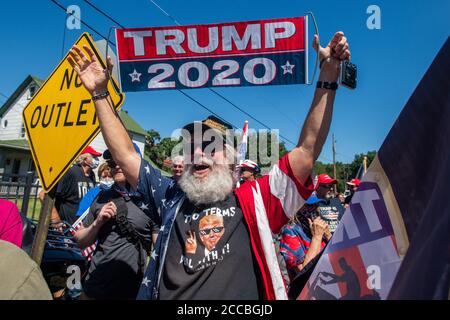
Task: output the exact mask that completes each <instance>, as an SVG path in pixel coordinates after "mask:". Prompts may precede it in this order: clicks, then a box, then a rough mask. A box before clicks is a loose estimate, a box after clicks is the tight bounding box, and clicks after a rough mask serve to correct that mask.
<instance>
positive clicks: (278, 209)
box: [258, 154, 314, 234]
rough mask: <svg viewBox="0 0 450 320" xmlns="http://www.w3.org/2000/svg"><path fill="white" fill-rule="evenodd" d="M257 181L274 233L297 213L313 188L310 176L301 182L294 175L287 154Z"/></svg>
mask: <svg viewBox="0 0 450 320" xmlns="http://www.w3.org/2000/svg"><path fill="white" fill-rule="evenodd" d="M258 183H259V185H260V188H261V193H262V197H263V200H264V206H265V209H266V213H267V218H268V220H269V225H270V229H271V230H272V232H273V233H276V234H277V233H279V232H280V229H281V228H282V227H283V226H284V225H285V224H286V223H287V222H288V221H289V219H290V218H291V217H293V216H294V215H295V214H296V213H297V211H298V210H299V209H300V208H301V207H302V206H303V204H304V203H305V201H306V199H308V198H309V196H310V195H311V193H312V192H313V190H314V187H313V182H312V179H311V177H309V178H308V179H307V181H306V182H305V184H302V183H301V182H300V181H299V180H298V179H297V177H296V176H295V175H294V173H293V171H292V168H291V165H290V163H289V157H288V154H286V155H285V156H283V157H282V158H281V159H280V160H279V161H278V163H277V164H275V165H274V166H273V167H272V169H271V170H270V173H269V174H268V175H266V176H264V177H262V178H260V179H259V180H258Z"/></svg>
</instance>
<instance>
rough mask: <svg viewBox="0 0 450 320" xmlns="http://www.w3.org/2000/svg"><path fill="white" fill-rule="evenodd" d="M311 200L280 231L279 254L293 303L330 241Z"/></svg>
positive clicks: (324, 223) (327, 230) (315, 206)
mask: <svg viewBox="0 0 450 320" xmlns="http://www.w3.org/2000/svg"><path fill="white" fill-rule="evenodd" d="M320 201H322V200H320V199H319V198H317V197H316V196H311V197H310V198H309V199H308V200H307V201H306V203H305V205H304V206H303V207H302V208H301V209H300V210H299V212H297V214H296V215H295V216H294V217H293V219H292V220H291V221H290V223H289V224H287V225H286V226H285V227H284V228H283V230H282V231H281V242H280V252H281V254H282V256H283V258H284V260H285V262H286V268H287V271H288V274H289V279H290V288H289V297H290V298H292V299H295V298H296V297H297V296H298V294H300V292H301V289H302V288H303V286H304V285H305V283H306V281H307V280H308V278H309V275H310V274H311V272H312V270H313V269H314V266H315V264H316V263H317V260H318V258H319V256H320V254H321V252H322V250H323V249H324V248H325V246H326V243H327V242H328V241H329V240H330V238H331V232H330V229H329V227H328V224H327V223H326V222H325V221H323V220H322V219H321V218H320V215H319V212H318V204H319V202H320Z"/></svg>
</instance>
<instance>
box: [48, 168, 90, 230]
mask: <svg viewBox="0 0 450 320" xmlns="http://www.w3.org/2000/svg"><path fill="white" fill-rule="evenodd" d="M94 187H95V175H94V173H93V172H92V171H91V173H90V174H89V177H86V176H85V174H84V172H83V169H82V168H81V167H80V166H79V165H73V166H72V167H71V168H70V169H69V170H67V172H66V173H65V174H64V176H63V177H62V178H61V180H60V181H59V182H58V184H57V186H56V194H55V207H56V210H58V213H59V217H60V218H61V220H64V221H67V222H69V223H70V224H73V223H74V222H75V221H76V220H77V216H76V215H75V214H76V212H77V210H78V206H79V205H80V201H81V199H82V198H83V197H84V196H85V195H86V193H87V192H88V191H89V190H90V189H91V188H94Z"/></svg>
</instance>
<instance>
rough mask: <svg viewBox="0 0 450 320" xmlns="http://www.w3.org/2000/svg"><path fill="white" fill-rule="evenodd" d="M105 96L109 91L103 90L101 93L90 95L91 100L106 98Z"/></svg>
mask: <svg viewBox="0 0 450 320" xmlns="http://www.w3.org/2000/svg"><path fill="white" fill-rule="evenodd" d="M107 96H109V91H105V92H103V93H100V94H97V95H95V96H92V101H97V100H101V99H104V98H106V97H107Z"/></svg>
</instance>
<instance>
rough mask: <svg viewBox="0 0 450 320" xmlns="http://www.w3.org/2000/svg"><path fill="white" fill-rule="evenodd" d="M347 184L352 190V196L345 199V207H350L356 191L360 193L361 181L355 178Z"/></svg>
mask: <svg viewBox="0 0 450 320" xmlns="http://www.w3.org/2000/svg"><path fill="white" fill-rule="evenodd" d="M346 183H347V185H348V187H349V189H350V194H349V195H348V196H347V197H345V206H346V207H348V206H349V204H350V202H352V198H353V195H354V194H355V192H356V191H358V188H359V184H360V183H361V180H359V179H356V178H355V179H352V180H350V181H349V182H346Z"/></svg>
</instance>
